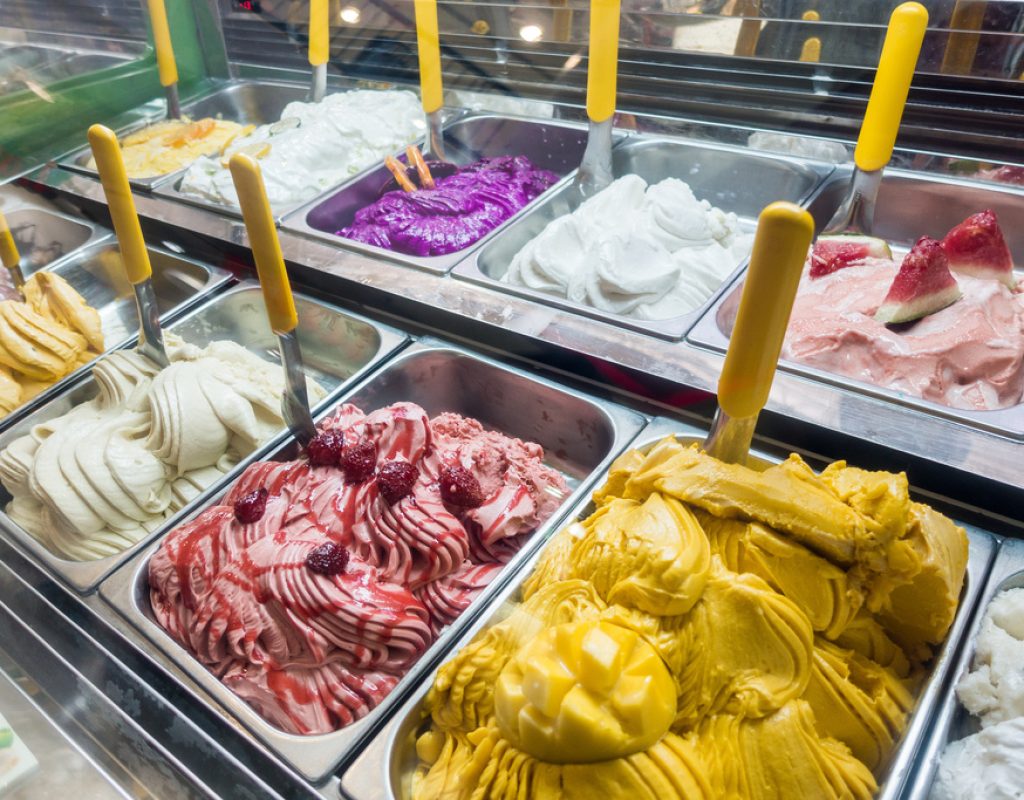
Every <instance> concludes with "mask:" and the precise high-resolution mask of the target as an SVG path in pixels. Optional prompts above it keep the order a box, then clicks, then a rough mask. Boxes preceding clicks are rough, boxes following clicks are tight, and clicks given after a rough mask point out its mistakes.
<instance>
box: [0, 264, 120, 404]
mask: <svg viewBox="0 0 1024 800" xmlns="http://www.w3.org/2000/svg"><path fill="white" fill-rule="evenodd" d="M24 293H25V300H24V302H22V301H19V300H3V301H0V416H2V415H5V414H10V413H11V412H12V411H14V410H15V409H16V408H18V407H19V406H21V405H23V404H25V403H27V402H28V401H29V400H31V399H32V398H33V397H35V396H36V395H37V394H39V393H40V392H41V391H42V390H43V389H45V388H46V387H47V386H50V385H51V384H54V383H56V382H57V381H59V380H60V379H61V378H63V377H65V376H66V375H69V374H71V373H72V372H74V371H75V370H76V369H78V368H79V367H81V366H83V365H85V364H88V363H89V362H90V361H92V360H93V359H94V358H96V356H98V355H99V354H100V353H102V352H103V349H104V345H103V331H102V328H101V325H100V315H99V314H98V313H96V310H95V309H93V308H91V307H90V306H88V305H86V302H85V300H83V299H82V296H81V295H80V294H78V292H76V291H75V290H74V289H72V288H71V286H70V285H69V284H68V282H67V281H65V280H64V279H63V278H62V277H60V276H59V275H57V274H55V273H52V272H37V273H35V274H34V275H32V276H31V277H30V278H29V279H28V280H26V281H25V288H24Z"/></svg>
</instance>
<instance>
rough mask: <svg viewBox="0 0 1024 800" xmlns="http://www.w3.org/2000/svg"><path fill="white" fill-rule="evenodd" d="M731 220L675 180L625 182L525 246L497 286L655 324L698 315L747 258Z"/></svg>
mask: <svg viewBox="0 0 1024 800" xmlns="http://www.w3.org/2000/svg"><path fill="white" fill-rule="evenodd" d="M752 246H753V237H752V236H751V235H750V234H747V233H743V232H742V231H741V229H740V223H739V220H738V219H737V218H736V215H735V214H729V213H726V212H724V211H722V210H721V209H718V208H714V207H713V206H712V205H711V204H710V203H708V201H707V200H698V199H697V198H696V197H695V196H694V194H693V192H692V191H691V190H690V187H689V186H688V185H687V184H685V183H683V181H681V180H678V179H677V178H667V179H665V180H663V181H661V182H660V183H656V184H654V185H651V186H648V185H647V182H646V181H645V180H644V179H643V178H641V177H640V176H639V175H626V176H624V177H622V178H619V179H618V180H616V181H615V182H614V183H612V184H611V185H610V186H608V187H607V188H606V189H604V190H603V191H601V192H598V193H597V194H596V195H594V197H591V198H590V199H588V200H587V201H586V202H584V203H583V204H582V205H581V206H580V207H579V208H578V209H576V210H575V211H574V212H573V213H571V214H567V215H566V216H564V217H559V218H558V219H556V220H554V221H552V222H551V223H549V224H548V226H547V227H546V228H545V229H544V230H543V231H542V232H541V233H540V235H538V236H537V237H536V238H535V239H533V240H532V241H530V242H529V243H528V244H526V245H525V246H524V247H523V249H522V250H520V251H519V252H518V253H517V254H516V256H515V257H514V258H513V259H512V263H511V265H509V268H508V272H506V273H505V275H504V276H503V277H502V280H503V281H504V282H505V283H511V284H515V285H518V286H525V287H526V288H528V289H534V290H536V291H539V292H545V293H547V294H553V295H557V296H559V297H565V298H567V299H569V300H572V301H573V302H575V303H581V304H583V305H589V306H593V307H594V308H596V309H599V310H601V311H607V312H610V313H612V314H622V315H625V316H629V317H635V318H636V319H647V320H660V319H669V318H671V317H677V316H679V315H680V314H685V313H687V312H689V311H693V310H694V309H695V308H699V307H700V306H701V305H702V304H703V303H704V302H705V301H706V300H707V299H708V298H709V297H711V295H712V294H713V293H714V291H715V290H716V289H717V288H718V287H719V286H720V285H721V283H722V281H724V280H725V279H726V278H727V277H728V276H729V275H730V274H731V273H732V272H733V270H735V269H736V268H737V267H738V266H739V265H740V263H741V262H742V261H743V259H744V258H746V256H747V255H749V253H750V249H751V247H752Z"/></svg>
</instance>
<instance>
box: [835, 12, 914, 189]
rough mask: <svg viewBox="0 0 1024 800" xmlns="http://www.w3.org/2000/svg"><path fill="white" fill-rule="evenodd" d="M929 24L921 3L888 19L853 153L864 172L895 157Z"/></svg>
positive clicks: (883, 164) (879, 167)
mask: <svg viewBox="0 0 1024 800" xmlns="http://www.w3.org/2000/svg"><path fill="white" fill-rule="evenodd" d="M927 27H928V11H927V10H926V9H925V7H924V6H923V5H921V4H920V3H904V4H903V5H901V6H899V7H898V8H897V9H896V10H895V11H893V12H892V16H891V17H890V18H889V30H888V32H887V33H886V34H885V43H884V44H883V45H882V55H881V57H880V58H879V60H878V71H877V72H876V73H875V83H874V85H873V86H872V87H871V97H870V98H869V99H868V108H867V111H866V112H864V122H863V124H862V125H861V128H860V137H859V138H858V139H857V149H856V151H855V152H854V155H853V159H854V161H855V162H856V164H857V167H858V168H860V169H861V170H863V171H864V172H874V171H875V170H879V169H882V168H883V167H884V166H885V165H886V164H888V163H889V159H890V158H892V150H893V147H895V145H896V134H897V133H899V130H900V120H901V119H902V118H903V108H904V107H905V106H906V104H907V95H908V94H909V93H910V82H911V81H912V80H913V78H914V69H915V68H916V67H917V57H918V55H919V54H920V52H921V43H922V42H923V41H924V32H925V29H926V28H927Z"/></svg>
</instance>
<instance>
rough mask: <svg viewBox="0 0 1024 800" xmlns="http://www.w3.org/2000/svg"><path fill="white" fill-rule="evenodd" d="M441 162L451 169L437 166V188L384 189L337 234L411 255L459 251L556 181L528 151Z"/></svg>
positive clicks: (434, 254)
mask: <svg viewBox="0 0 1024 800" xmlns="http://www.w3.org/2000/svg"><path fill="white" fill-rule="evenodd" d="M443 166H446V167H447V169H445V170H443V171H435V175H434V178H435V184H436V188H434V189H418V190H416V191H414V192H404V191H401V190H397V191H389V192H386V193H385V194H384V195H383V196H382V197H381V198H380V200H378V201H377V202H376V203H374V204H373V205H370V206H367V207H366V208H364V209H362V210H361V211H359V212H358V213H357V214H356V217H355V220H354V221H353V223H352V224H351V225H350V226H348V227H347V228H342V229H341V230H340V231H338V232H337V233H338V236H343V237H345V238H346V239H352V240H354V241H357V242H363V243H365V244H372V245H375V246H376V247H382V248H384V249H386V250H393V251H395V252H398V253H406V254H408V255H413V256H441V255H446V254H448V253H455V252H458V251H459V250H462V249H463V248H465V247H469V246H470V245H471V244H473V243H474V242H477V241H479V240H480V239H482V238H483V237H484V236H486V235H487V234H488V233H490V232H491V231H492V230H494V229H495V228H497V227H498V226H499V225H500V224H501V223H502V222H504V221H505V220H507V219H508V218H509V217H511V216H512V215H513V214H515V213H516V212H517V211H519V209H521V208H523V206H525V205H526V204H527V203H529V202H530V201H531V200H533V199H534V198H535V197H537V196H539V195H540V194H542V193H543V192H544V191H545V190H546V189H547V188H548V187H550V186H552V185H553V184H554V183H555V182H556V181H557V180H558V176H557V175H556V174H555V173H553V172H550V171H548V170H545V169H538V168H537V167H535V166H534V165H533V164H532V163H530V160H529V159H528V158H526V157H525V156H516V157H513V156H501V157H499V158H485V159H482V160H481V161H477V162H475V163H473V164H469V165H468V166H458V167H455V168H454V169H452V168H451V166H449V165H443ZM431 167H432V169H433V165H431ZM444 172H447V173H448V174H443V173H444Z"/></svg>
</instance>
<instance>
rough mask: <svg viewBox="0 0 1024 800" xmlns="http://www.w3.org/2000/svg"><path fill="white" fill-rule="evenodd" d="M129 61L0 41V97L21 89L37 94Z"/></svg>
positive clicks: (115, 56)
mask: <svg viewBox="0 0 1024 800" xmlns="http://www.w3.org/2000/svg"><path fill="white" fill-rule="evenodd" d="M129 58H131V55H130V54H127V53H108V52H105V53H90V52H82V51H81V50H70V49H62V48H57V47H44V46H41V45H36V44H7V43H5V42H2V41H0V97H3V96H5V95H9V94H14V93H15V92H19V91H24V90H30V91H34V92H36V93H37V94H40V93H41V91H42V92H45V87H47V86H49V85H50V84H52V83H56V82H57V81H61V80H65V79H67V78H74V77H78V76H80V75H85V74H87V73H90V72H95V71H97V70H101V69H105V68H106V67H112V66H114V65H116V64H120V63H123V62H124V61H126V60H128V59H129Z"/></svg>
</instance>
